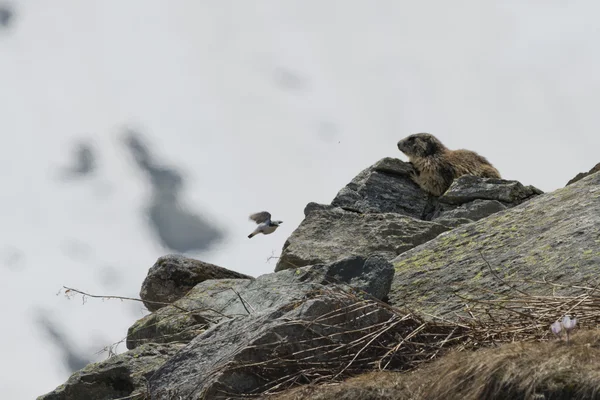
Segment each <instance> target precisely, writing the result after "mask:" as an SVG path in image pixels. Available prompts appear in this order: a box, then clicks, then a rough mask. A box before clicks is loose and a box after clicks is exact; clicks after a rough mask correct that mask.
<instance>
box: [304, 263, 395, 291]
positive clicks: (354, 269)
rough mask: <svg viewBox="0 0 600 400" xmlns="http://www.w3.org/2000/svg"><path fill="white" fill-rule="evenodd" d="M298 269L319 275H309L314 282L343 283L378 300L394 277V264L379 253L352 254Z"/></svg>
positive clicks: (387, 289)
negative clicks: (323, 263)
mask: <svg viewBox="0 0 600 400" xmlns="http://www.w3.org/2000/svg"><path fill="white" fill-rule="evenodd" d="M300 271H301V273H306V274H314V275H321V276H322V278H321V279H316V277H315V276H313V277H311V280H312V281H314V282H316V283H320V284H322V285H327V284H332V283H333V284H345V285H348V286H350V287H351V288H353V289H356V290H359V291H362V292H366V293H368V294H370V295H371V296H373V297H375V298H377V299H379V300H381V299H383V298H385V297H386V296H387V295H388V293H389V291H390V288H391V286H392V280H393V279H394V266H393V265H392V264H391V263H390V262H389V261H387V259H386V258H385V257H382V256H381V255H373V256H370V257H368V258H365V257H362V256H352V257H348V258H344V259H342V260H340V261H337V262H333V263H330V264H327V265H315V266H312V267H304V268H300Z"/></svg>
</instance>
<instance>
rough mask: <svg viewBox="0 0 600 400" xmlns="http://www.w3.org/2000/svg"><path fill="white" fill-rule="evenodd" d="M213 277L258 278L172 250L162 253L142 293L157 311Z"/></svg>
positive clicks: (146, 304)
mask: <svg viewBox="0 0 600 400" xmlns="http://www.w3.org/2000/svg"><path fill="white" fill-rule="evenodd" d="M209 279H254V278H253V277H251V276H248V275H244V274H240V273H239V272H235V271H230V270H228V269H226V268H222V267H219V266H216V265H213V264H209V263H207V262H204V261H199V260H194V259H192V258H187V257H184V256H180V255H176V254H169V255H166V256H163V257H160V258H159V259H158V260H157V261H156V263H155V264H154V265H153V266H152V267H151V268H150V270H149V271H148V275H147V276H146V279H144V282H143V283H142V290H141V291H140V297H141V299H142V300H143V301H144V305H145V306H146V308H148V310H149V311H156V310H158V309H160V308H161V307H164V306H165V305H167V304H169V303H172V302H174V301H175V300H177V299H179V298H181V297H183V296H184V295H185V294H186V293H187V292H188V291H189V290H190V289H192V288H193V287H194V286H196V285H197V284H198V283H200V282H203V281H206V280H209Z"/></svg>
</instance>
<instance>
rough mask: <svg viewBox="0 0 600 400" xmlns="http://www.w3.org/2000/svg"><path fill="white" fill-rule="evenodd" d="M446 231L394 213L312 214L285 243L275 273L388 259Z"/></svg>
mask: <svg viewBox="0 0 600 400" xmlns="http://www.w3.org/2000/svg"><path fill="white" fill-rule="evenodd" d="M449 229H450V227H449V226H445V225H441V224H438V223H435V222H429V221H421V220H417V219H414V218H411V217H407V216H404V215H401V214H395V213H369V214H358V213H355V212H349V211H344V210H341V209H333V210H329V211H326V210H323V211H313V212H311V213H309V214H308V215H307V217H306V218H305V219H304V221H302V223H301V224H300V226H299V227H298V228H297V229H296V230H295V231H294V233H292V236H290V237H289V238H288V240H287V241H286V242H285V244H284V247H283V252H282V254H281V257H280V258H279V260H278V262H277V266H276V267H275V271H282V270H284V269H289V268H298V267H303V266H306V265H312V264H320V263H328V262H333V261H336V260H339V259H341V258H344V257H348V256H351V255H361V256H369V255H371V254H382V255H385V256H386V257H388V259H391V258H393V257H395V256H396V255H398V254H401V253H402V252H404V251H406V250H408V249H411V248H413V247H415V246H417V245H419V244H422V243H425V242H427V241H429V240H431V239H433V238H434V237H436V236H437V235H439V234H440V233H442V232H445V231H447V230H449Z"/></svg>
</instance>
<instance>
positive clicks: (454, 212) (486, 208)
mask: <svg viewBox="0 0 600 400" xmlns="http://www.w3.org/2000/svg"><path fill="white" fill-rule="evenodd" d="M507 208H508V207H507V206H506V205H504V204H502V203H501V202H499V201H498V200H479V199H477V200H473V201H469V202H468V203H464V204H461V205H458V206H457V205H455V204H444V203H439V204H438V209H437V213H436V215H435V216H434V217H433V218H432V220H433V221H436V222H438V223H441V222H440V221H441V220H447V219H459V218H464V219H467V220H469V222H473V221H478V220H480V219H482V218H485V217H487V216H489V215H492V214H495V213H497V212H499V211H504V210H506V209H507Z"/></svg>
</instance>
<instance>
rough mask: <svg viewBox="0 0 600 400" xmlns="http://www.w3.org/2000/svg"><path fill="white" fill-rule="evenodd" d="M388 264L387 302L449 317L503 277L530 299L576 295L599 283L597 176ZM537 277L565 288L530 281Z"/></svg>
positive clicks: (497, 286)
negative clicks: (531, 296) (390, 276)
mask: <svg viewBox="0 0 600 400" xmlns="http://www.w3.org/2000/svg"><path fill="white" fill-rule="evenodd" d="M480 252H481V253H482V254H483V257H485V260H484V258H482V255H481V254H480ZM486 260H487V262H489V264H490V265H491V268H492V269H493V271H494V272H492V271H491V270H490V267H488V264H487V262H486ZM393 263H394V266H395V268H396V273H395V276H394V283H393V284H392V289H391V291H390V296H389V297H390V301H391V302H392V304H394V305H399V306H400V305H403V304H407V305H409V306H410V307H411V309H414V310H417V311H425V312H427V313H430V314H436V315H442V316H446V317H447V318H451V317H453V316H454V312H459V311H460V310H461V309H462V308H463V305H464V298H465V297H473V298H490V296H492V294H491V293H493V292H494V291H498V292H506V291H509V290H511V289H510V288H509V287H508V286H507V284H506V283H504V282H503V281H504V280H506V281H509V282H511V283H510V285H511V286H513V287H516V288H518V289H520V290H523V291H525V292H528V293H531V294H544V295H552V294H553V293H556V294H557V295H560V294H575V293H578V291H577V289H575V288H570V287H569V285H583V286H594V285H595V284H596V283H597V281H598V265H600V174H594V175H590V176H588V177H586V178H583V179H582V180H580V181H579V182H577V183H574V184H572V185H569V186H567V187H565V188H563V189H559V190H557V191H555V192H552V193H546V194H543V195H539V196H536V197H535V198H533V199H531V200H529V201H528V202H525V203H523V204H521V205H519V206H516V207H514V208H511V209H509V210H506V211H502V212H500V213H497V214H494V215H491V216H489V217H487V218H485V219H482V220H480V221H477V222H474V223H472V224H468V225H465V226H462V227H459V228H455V229H454V230H452V231H450V232H447V233H444V234H442V235H440V236H438V237H437V238H435V239H434V240H432V241H430V242H428V243H425V244H423V245H421V246H419V247H416V248H413V249H411V250H409V251H407V252H405V253H403V254H401V255H400V256H398V257H397V258H396V259H395V260H393ZM543 279H546V280H547V281H549V282H557V283H559V284H561V285H566V287H555V288H552V287H551V286H549V285H547V284H542V283H535V282H536V281H538V282H539V281H541V280H543Z"/></svg>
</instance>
